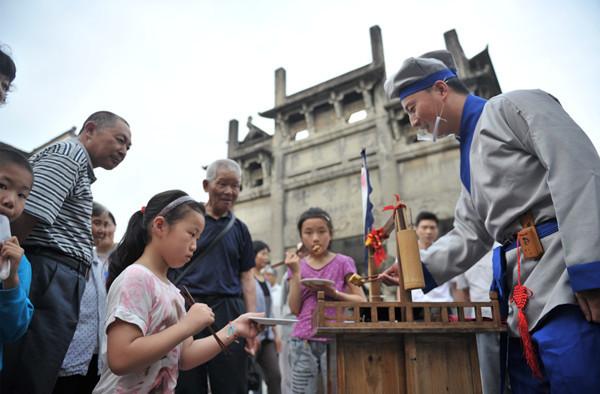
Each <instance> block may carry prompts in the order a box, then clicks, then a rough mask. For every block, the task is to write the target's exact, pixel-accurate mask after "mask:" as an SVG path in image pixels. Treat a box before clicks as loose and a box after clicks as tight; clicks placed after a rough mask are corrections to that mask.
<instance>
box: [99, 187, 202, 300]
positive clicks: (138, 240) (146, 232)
mask: <svg viewBox="0 0 600 394" xmlns="http://www.w3.org/2000/svg"><path fill="white" fill-rule="evenodd" d="M184 196H187V194H186V193H185V192H182V191H181V190H168V191H166V192H162V193H158V194H157V195H155V196H154V197H152V198H151V199H150V201H148V205H147V206H146V207H145V208H142V209H141V210H139V211H137V212H135V213H134V214H133V215H132V216H131V219H129V223H128V224H127V230H125V235H123V239H121V242H119V245H118V246H117V248H116V249H115V251H114V252H113V253H111V255H110V257H109V259H108V260H109V264H108V267H109V269H108V280H107V282H106V288H107V289H109V288H110V285H111V284H112V283H113V281H114V280H115V278H116V277H117V276H119V274H120V273H121V272H123V270H124V269H125V268H127V267H128V266H130V265H131V264H133V263H134V262H135V261H136V260H137V259H139V258H140V256H141V255H142V253H143V252H144V248H145V247H146V245H147V244H148V242H150V240H151V238H150V224H151V223H152V221H153V220H154V218H155V217H156V216H159V214H160V216H163V217H164V218H165V221H166V222H167V223H168V224H170V225H172V224H174V223H175V222H177V221H178V220H181V219H182V218H183V217H185V215H186V214H187V213H188V212H189V211H195V212H198V213H201V214H204V213H205V210H204V205H203V204H202V203H199V202H197V201H194V200H191V199H190V200H188V201H184V202H181V203H180V204H177V203H175V204H176V205H174V206H172V207H168V205H169V204H170V203H172V202H174V201H175V200H176V199H178V198H180V197H184ZM163 210H164V211H163Z"/></svg>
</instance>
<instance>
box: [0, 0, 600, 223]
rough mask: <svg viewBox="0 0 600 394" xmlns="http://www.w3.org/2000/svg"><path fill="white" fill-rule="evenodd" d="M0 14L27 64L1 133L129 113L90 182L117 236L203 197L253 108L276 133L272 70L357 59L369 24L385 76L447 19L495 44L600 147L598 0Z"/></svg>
mask: <svg viewBox="0 0 600 394" xmlns="http://www.w3.org/2000/svg"><path fill="white" fill-rule="evenodd" d="M0 15H2V23H1V24H0V43H1V44H2V45H3V46H4V48H6V47H8V49H9V51H10V52H11V54H12V57H13V59H14V60H15V63H16V64H17V77H16V80H15V81H14V90H13V91H12V92H10V93H9V97H8V100H7V103H6V105H4V106H2V107H0V140H1V141H3V142H7V143H10V144H12V145H14V146H16V147H18V148H20V149H23V150H27V151H29V150H31V149H33V148H35V147H37V146H39V145H41V144H43V143H44V142H46V141H48V140H49V139H51V138H53V137H55V136H56V135H58V134H60V133H61V132H63V131H66V130H67V129H69V128H71V127H73V126H76V127H77V128H78V129H79V128H80V127H81V124H82V123H83V121H84V120H85V118H87V116H88V115H90V114H91V113H92V112H95V111H97V110H110V111H113V112H115V113H117V114H119V115H121V116H123V117H124V118H125V119H126V120H127V121H128V122H129V123H130V125H131V130H132V140H133V145H132V148H131V150H130V152H129V153H128V155H127V157H126V159H125V161H124V162H123V163H122V164H121V165H120V166H118V167H117V168H116V169H114V170H112V171H105V170H102V169H98V170H97V171H96V175H97V177H98V180H97V182H96V183H95V184H94V185H93V187H92V189H93V193H94V196H95V199H96V200H97V201H98V202H101V203H102V204H104V205H106V206H107V207H108V208H109V209H110V210H111V211H112V212H113V213H114V214H115V216H116V218H117V222H118V223H117V224H118V230H117V234H118V235H120V234H121V233H122V232H123V231H124V229H125V224H126V222H127V220H128V218H129V217H130V215H131V214H132V213H133V212H134V211H135V210H138V209H139V208H140V207H141V206H143V205H145V204H146V202H147V201H148V200H149V199H150V197H152V195H154V194H155V193H158V192H161V191H164V190H168V189H175V188H177V189H182V190H184V191H186V192H188V193H189V194H191V195H192V196H194V197H195V198H197V199H199V200H202V201H206V199H207V196H206V194H205V193H204V192H203V190H202V179H203V178H204V171H203V170H202V166H203V165H206V164H209V163H210V162H212V161H213V160H216V159H219V158H223V157H226V155H227V138H228V135H227V129H228V122H229V120H230V119H238V120H239V121H240V139H243V137H244V134H245V132H246V128H245V124H246V119H247V117H248V116H249V115H251V116H253V119H254V123H256V124H257V125H258V126H259V127H261V128H263V129H264V130H265V131H267V132H269V133H272V132H273V129H274V125H273V122H272V120H270V119H263V118H260V117H259V115H258V112H262V111H265V110H268V109H270V108H272V107H273V106H274V71H275V69H277V68H278V67H284V68H285V69H286V71H287V93H288V95H289V94H291V93H294V92H296V91H299V90H303V89H305V88H308V87H310V86H313V85H315V84H318V83H320V82H323V81H325V80H328V79H330V78H333V77H335V76H337V75H340V74H343V73H345V72H348V71H350V70H353V69H355V68H358V67H361V66H363V65H365V64H367V63H369V62H370V61H371V48H370V38H369V27H371V26H373V25H379V26H380V27H381V30H382V36H383V43H384V52H385V58H386V67H387V73H388V75H391V74H392V73H393V72H395V71H396V70H397V69H398V68H399V66H400V64H401V63H402V61H403V60H404V59H405V58H407V57H410V56H417V55H419V54H421V53H424V52H427V51H430V50H434V49H441V48H444V38H443V34H444V32H446V31H448V30H451V29H456V31H457V33H458V37H459V39H460V42H461V44H462V47H463V50H464V51H465V54H466V55H467V57H472V56H474V55H476V54H477V53H479V52H480V51H481V50H483V49H484V48H485V47H486V46H488V47H489V52H490V56H491V58H492V62H493V64H494V68H495V71H496V75H497V77H498V80H499V82H500V86H501V88H502V90H503V91H510V90H514V89H526V88H541V89H544V90H546V91H548V92H550V93H552V94H553V95H554V96H556V97H557V98H558V99H559V100H560V101H561V103H562V104H563V106H564V107H565V109H566V110H567V112H569V114H570V115H571V116H572V117H573V118H574V119H575V120H576V121H577V123H578V124H579V125H580V126H581V127H582V128H583V130H584V131H585V132H586V133H587V134H588V136H589V137H590V139H591V140H592V142H593V144H594V145H595V147H596V149H597V150H600V128H599V125H600V111H599V110H598V109H597V107H598V105H597V100H596V95H595V93H596V91H597V89H598V87H600V84H599V82H598V78H599V77H598V70H600V1H597V0H592V1H586V0H574V1H571V2H565V1H555V0H546V1H538V0H532V1H525V0H521V1H517V0H506V1H502V2H499V1H496V2H494V1H467V0H464V1H461V0H458V1H436V0H421V1H418V2H416V1H415V2H412V1H411V2H409V1H378V0H370V1H368V2H367V1H364V0H363V1H355V0H326V1H323V0H320V1H314V0H303V1H293V2H292V1H285V0H278V1H262V0H255V1H227V0H221V1H201V0H195V1H192V0H189V1H186V0H170V1H159V0H127V1H122V0H102V1H91V0H88V1H76V0H71V1H67V0H52V1H49V0H47V1H42V0H35V1H34V0H2V1H0ZM358 192H359V191H357V193H358ZM357 201H360V199H359V200H357ZM265 214H268V213H265Z"/></svg>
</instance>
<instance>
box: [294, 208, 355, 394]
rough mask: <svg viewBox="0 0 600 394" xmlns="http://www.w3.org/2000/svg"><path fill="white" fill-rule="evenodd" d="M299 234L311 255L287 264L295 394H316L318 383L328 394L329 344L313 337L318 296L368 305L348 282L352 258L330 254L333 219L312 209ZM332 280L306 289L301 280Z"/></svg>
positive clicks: (304, 216)
mask: <svg viewBox="0 0 600 394" xmlns="http://www.w3.org/2000/svg"><path fill="white" fill-rule="evenodd" d="M298 232H299V233H300V238H301V239H302V244H303V245H304V250H307V251H308V254H307V255H306V256H303V257H302V258H301V257H300V256H298V255H297V254H296V253H288V254H287V256H286V260H285V264H286V265H287V266H288V268H289V272H288V278H289V287H290V291H289V295H288V303H289V306H290V309H291V311H292V313H294V314H295V315H297V316H298V323H296V326H295V327H294V331H293V333H292V340H291V343H290V348H291V349H290V360H289V361H290V367H291V370H292V391H293V392H294V393H306V394H310V393H316V392H317V390H318V386H319V380H321V384H322V387H323V392H326V381H327V379H326V375H327V373H326V372H327V369H326V368H327V343H326V339H325V338H320V337H316V336H314V335H313V327H312V314H313V312H314V310H315V308H316V306H317V292H318V291H321V290H322V291H324V292H325V297H326V298H327V299H328V300H330V301H331V300H339V301H354V302H360V301H365V295H364V293H363V291H362V289H361V288H360V287H357V286H355V285H353V284H351V283H349V282H348V278H349V277H350V275H352V274H353V273H355V272H356V266H355V264H354V260H352V258H351V257H348V256H344V255H342V254H338V253H334V252H332V251H330V250H329V247H330V244H331V237H332V235H333V225H332V223H331V217H330V216H329V214H328V213H327V212H325V211H324V210H322V209H321V208H310V209H308V210H307V211H305V212H304V213H303V214H302V215H300V218H299V219H298ZM308 278H315V279H316V278H318V279H329V280H331V281H333V282H334V284H333V285H320V286H313V285H310V286H309V285H305V284H301V283H300V280H301V279H308Z"/></svg>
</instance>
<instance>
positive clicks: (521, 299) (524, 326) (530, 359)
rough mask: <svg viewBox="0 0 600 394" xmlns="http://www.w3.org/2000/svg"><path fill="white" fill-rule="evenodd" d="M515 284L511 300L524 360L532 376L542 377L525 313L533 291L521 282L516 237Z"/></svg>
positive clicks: (519, 256)
mask: <svg viewBox="0 0 600 394" xmlns="http://www.w3.org/2000/svg"><path fill="white" fill-rule="evenodd" d="M517 275H518V276H517V285H516V286H515V287H514V289H513V294H512V297H511V301H512V302H514V303H515V305H516V306H517V308H518V309H519V314H518V316H517V326H518V329H519V334H520V336H521V341H522V342H523V353H524V355H525V361H527V365H528V366H529V368H530V369H531V372H532V373H533V376H535V377H536V378H538V379H542V378H543V375H542V371H541V370H540V366H539V364H538V358H537V354H536V352H535V348H534V346H533V342H532V341H531V334H529V323H528V322H527V316H526V315H525V307H526V306H527V301H529V297H531V296H533V292H532V291H531V290H529V289H528V288H527V287H525V286H523V285H522V284H521V250H520V248H519V240H518V239H517Z"/></svg>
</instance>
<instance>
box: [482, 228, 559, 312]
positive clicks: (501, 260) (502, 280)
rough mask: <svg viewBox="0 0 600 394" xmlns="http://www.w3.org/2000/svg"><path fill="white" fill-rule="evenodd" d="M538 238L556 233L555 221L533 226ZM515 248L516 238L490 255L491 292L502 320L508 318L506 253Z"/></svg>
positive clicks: (508, 290)
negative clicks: (491, 271)
mask: <svg viewBox="0 0 600 394" xmlns="http://www.w3.org/2000/svg"><path fill="white" fill-rule="evenodd" d="M535 229H536V231H537V233H538V236H539V237H540V239H541V238H544V237H547V236H548V235H550V234H554V233H555V232H557V231H558V222H557V221H556V219H551V220H548V221H546V222H543V223H540V224H538V225H536V226H535ZM516 247H517V240H516V237H515V239H514V240H511V241H509V242H507V243H505V244H504V245H501V246H498V247H496V248H494V250H493V254H492V265H493V269H494V280H493V282H492V287H491V290H492V291H495V292H497V293H498V302H499V304H500V314H501V316H502V318H503V319H506V317H507V316H508V298H509V293H510V288H509V287H508V283H507V280H506V253H508V252H510V251H511V250H513V249H515V248H516Z"/></svg>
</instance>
